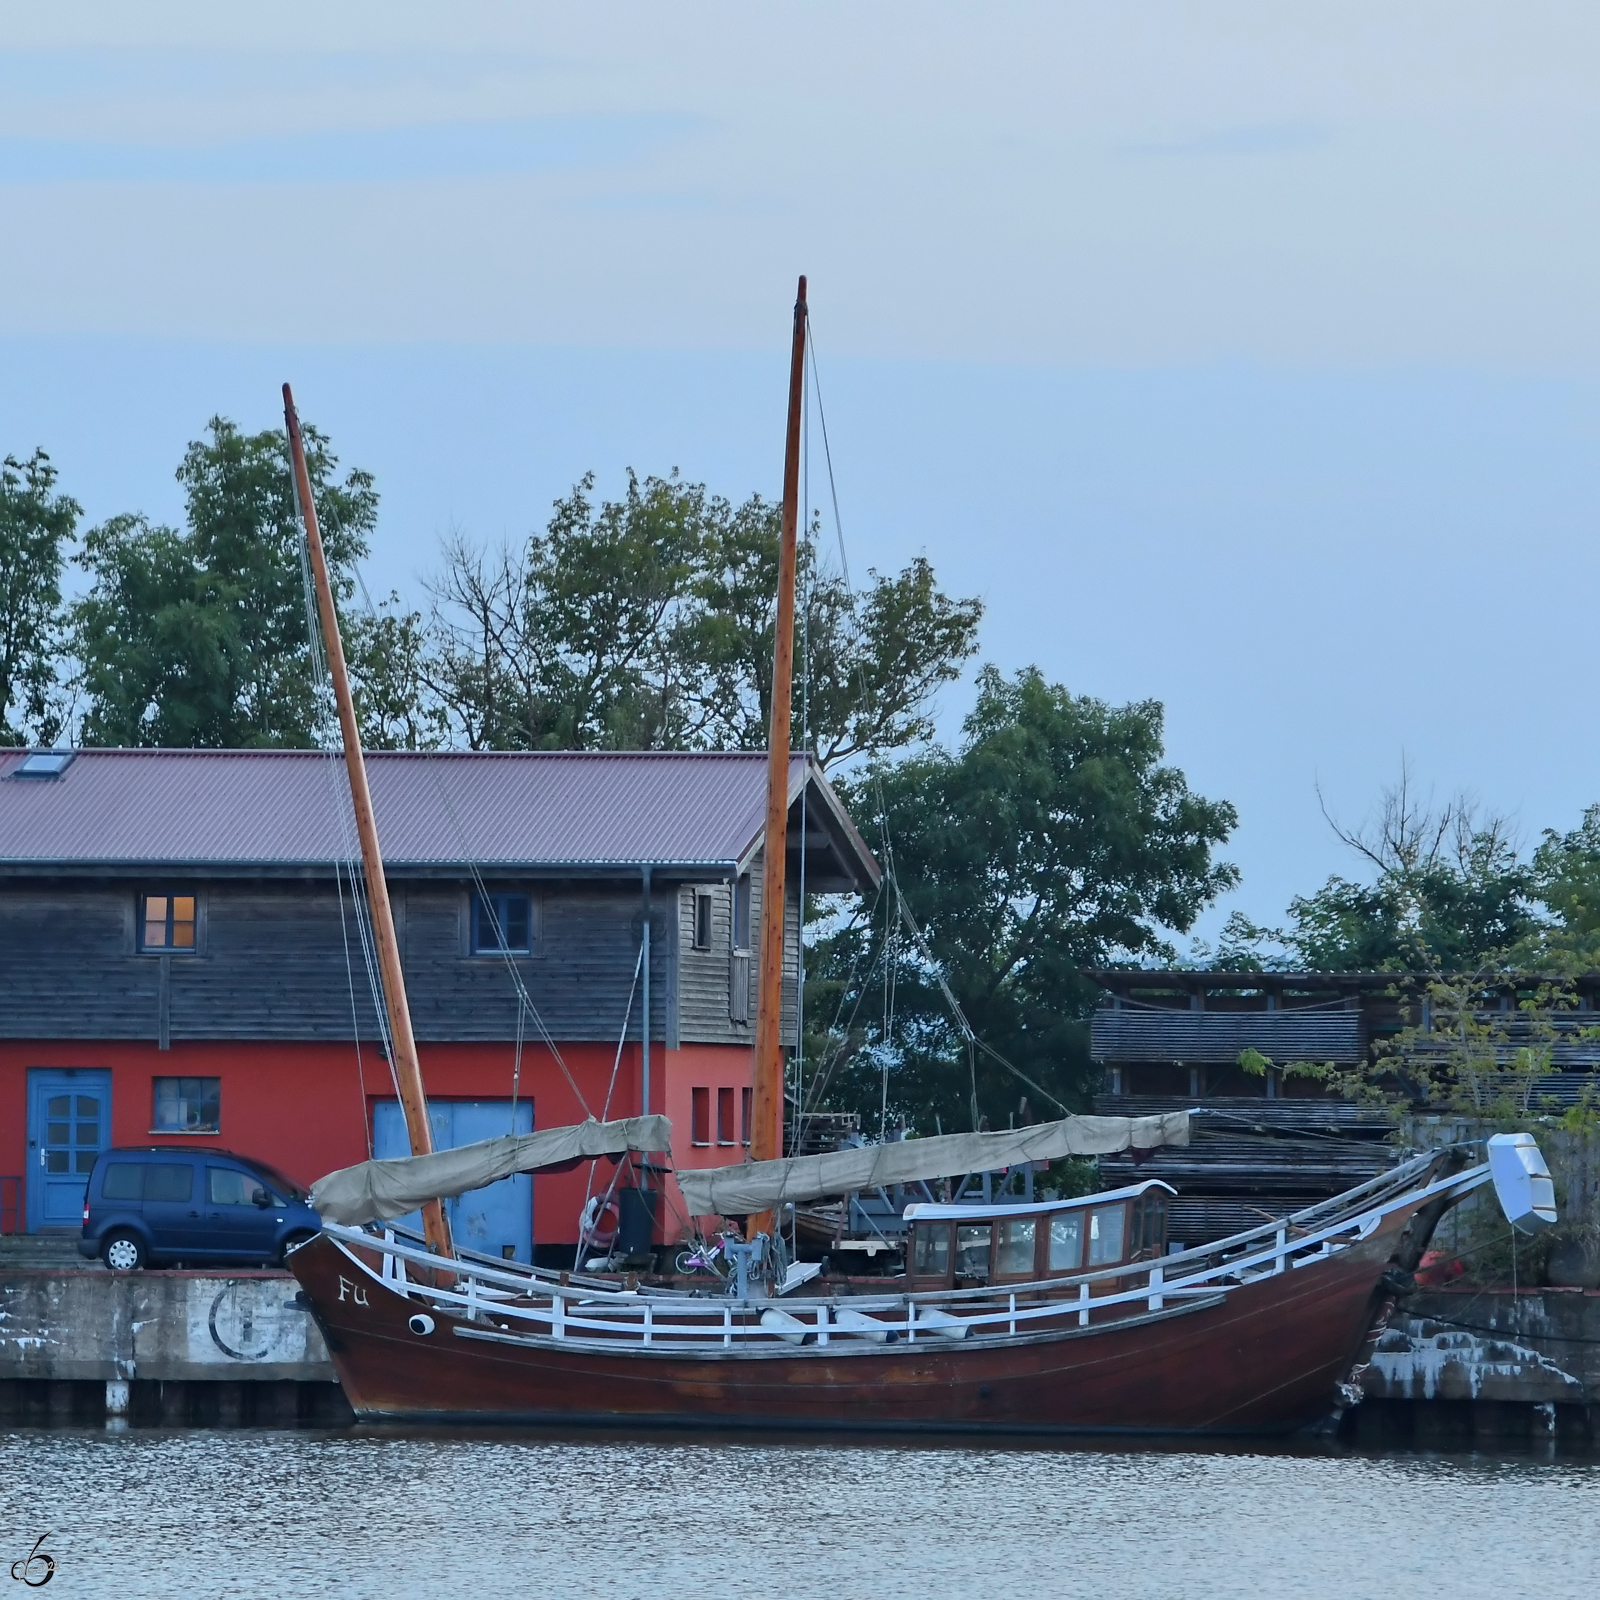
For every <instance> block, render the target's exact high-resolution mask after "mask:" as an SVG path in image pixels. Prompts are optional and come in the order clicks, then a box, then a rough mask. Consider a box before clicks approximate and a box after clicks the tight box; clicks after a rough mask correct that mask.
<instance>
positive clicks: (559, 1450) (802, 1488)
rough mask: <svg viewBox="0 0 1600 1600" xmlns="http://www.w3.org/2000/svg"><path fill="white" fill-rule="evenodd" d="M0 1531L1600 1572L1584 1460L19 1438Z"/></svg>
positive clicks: (1277, 1583) (1070, 1568)
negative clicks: (1542, 1460) (1545, 1460)
mask: <svg viewBox="0 0 1600 1600" xmlns="http://www.w3.org/2000/svg"><path fill="white" fill-rule="evenodd" d="M0 1529H3V1535H0V1536H3V1538H4V1539H5V1540H6V1541H7V1542H6V1544H5V1547H4V1550H3V1553H0V1574H3V1573H4V1572H5V1570H6V1567H7V1566H8V1565H9V1563H10V1561H11V1560H12V1559H13V1558H14V1557H16V1556H23V1555H26V1553H27V1550H28V1548H29V1547H30V1546H31V1545H32V1544H33V1542H34V1539H35V1537H36V1536H37V1535H38V1534H40V1533H44V1532H46V1531H47V1530H48V1532H49V1535H50V1536H49V1538H48V1540H47V1541H46V1543H45V1545H44V1548H45V1549H46V1550H47V1551H48V1552H49V1553H50V1554H52V1555H53V1556H54V1557H55V1560H56V1574H55V1577H54V1579H53V1580H52V1581H51V1583H50V1585H49V1588H48V1591H47V1593H48V1594H49V1595H50V1596H51V1597H52V1600H56V1597H64V1596H68V1595H107V1596H114V1597H117V1600H135V1597H142V1596H147V1595H149V1596H156V1595H160V1596H168V1595H174V1594H183V1595H201V1596H208V1595H216V1596H229V1597H240V1600H256V1597H265V1596H296V1597H299V1596H318V1595H340V1596H365V1595H372V1596H384V1597H387V1600H401V1597H406V1596H419V1597H427V1600H436V1597H441V1596H450V1595H474V1596H486V1597H487V1596H500V1595H538V1596H565V1595H584V1596H601V1597H605V1600H611V1597H616V1600H625V1597H627V1596H633V1595H648V1596H658V1595H659V1596H671V1597H690V1596H700V1595H717V1596H723V1595H727V1596H745V1595H750V1596H774V1595H782V1596H787V1595H798V1596H813V1595H814V1596H825V1597H828V1600H840V1597H848V1596H856V1595H860V1596H871V1597H874V1600H889V1597H898V1596H913V1595H914V1596H928V1595H940V1596H955V1597H960V1600H979V1597H987V1596H991V1595H1000V1596H1020V1595H1026V1596H1029V1597H1040V1600H1043V1597H1050V1600H1054V1597H1058V1596H1077V1595H1084V1596H1096V1597H1101V1596H1106V1597H1117V1600H1133V1597H1140V1596H1161V1597H1163V1600H1165V1597H1168V1596H1182V1597H1184V1600H1208V1597H1211V1596H1227V1597H1229V1600H1238V1597H1241V1596H1243V1597H1246V1600H1274V1597H1276V1596H1280V1595H1284V1596H1292V1595H1308V1596H1328V1597H1330V1600H1333V1597H1337V1600H1362V1597H1365V1596H1369V1595H1370V1596H1374V1597H1378V1596H1381V1597H1383V1600H1430V1597H1433V1596H1439V1597H1441V1600H1444V1597H1448V1600H1472V1597H1476V1596H1485V1597H1489V1596H1493V1597H1494V1600H1504V1597H1505V1596H1507V1595H1510V1594H1517V1595H1537V1596H1540V1597H1541V1600H1564V1597H1566V1596H1580V1595H1581V1596H1585V1597H1590V1596H1593V1595H1594V1594H1595V1592H1596V1586H1597V1582H1600V1557H1597V1554H1596V1552H1597V1550H1600V1533H1597V1531H1596V1530H1597V1529H1600V1464H1596V1463H1593V1462H1589V1461H1579V1462H1537V1461H1529V1460H1520V1461H1492V1460H1487V1459H1478V1458H1473V1457H1454V1458H1423V1457H1401V1458H1392V1457H1391V1458H1384V1459H1375V1458H1370V1457H1360V1456H1349V1455H1338V1454H1298V1455H1297V1454H1288V1453H1283V1454H1250V1453H1222V1452H1217V1453H1200V1452H1157V1451H1143V1450H1120V1451H1092V1450H1062V1451H1051V1450H1000V1449H996V1450H985V1449H971V1448H968V1449H906V1448H894V1447H864V1446H858V1445H851V1446H844V1447H834V1446H822V1445H812V1446H794V1445H768V1444H743V1443H705V1442H700V1441H696V1442H692V1443H674V1442H669V1441H654V1442H647V1443H639V1442H611V1441H604V1440H583V1441H580V1442H554V1441H551V1440H548V1439H521V1438H505V1437H500V1438H488V1439H485V1438H461V1437H434V1436H426V1435H422V1436H396V1435H363V1434H359V1433H355V1434H337V1435H317V1434H303V1433H249V1432H240V1433H146V1432H130V1433H123V1434H104V1435H101V1434H93V1433H70V1432H66V1433H27V1432H18V1433H10V1434H5V1433H0ZM42 1571H43V1569H42V1567H36V1568H35V1569H34V1575H35V1576H36V1577H37V1576H38V1575H39V1574H40V1573H41V1572H42ZM6 1586H7V1587H8V1588H10V1587H12V1586H11V1585H10V1584H9V1583H8V1584H7V1585H6ZM14 1592H15V1593H17V1594H19V1595H20V1594H22V1593H24V1592H26V1591H25V1590H24V1589H23V1588H22V1586H21V1585H20V1584H18V1585H16V1586H15V1588H14Z"/></svg>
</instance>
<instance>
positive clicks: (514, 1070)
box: [509, 999, 523, 1133]
mask: <svg viewBox="0 0 1600 1600" xmlns="http://www.w3.org/2000/svg"><path fill="white" fill-rule="evenodd" d="M522 1017H523V1010H522V1001H521V1000H520V999H519V1000H518V1001H517V1048H516V1053H515V1054H514V1055H513V1056H512V1058H511V1127H510V1129H509V1131H510V1132H511V1133H515V1132H516V1131H517V1096H518V1094H519V1093H520V1092H521V1089H522Z"/></svg>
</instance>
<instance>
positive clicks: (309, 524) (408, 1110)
mask: <svg viewBox="0 0 1600 1600" xmlns="http://www.w3.org/2000/svg"><path fill="white" fill-rule="evenodd" d="M283 416H284V421H285V422H286V423H287V424H288V428H289V451H290V454H291V455H292V456H293V458H294V480H295V486H296V489H297V491H298V492H297V498H298V499H299V501H300V515H301V516H302V518H304V520H305V527H306V545H307V548H308V549H309V551H310V554H311V575H312V579H313V581H314V582H315V585H316V590H317V614H318V616H319V617H320V618H321V619H322V642H323V645H324V647H325V648H326V650H327V652H328V672H329V675H330V676H331V677H332V678H333V694H334V699H335V700H336V701H337V702H338V706H339V730H340V732H341V733H342V735H343V738H344V761H345V766H346V767H347V768H348V770H349V773H350V802H351V804H352V806H353V807H354V808H355V814H356V832H357V834H358V835H359V836H360V839H361V865H362V869H363V871H364V872H365V874H366V880H367V903H368V905H369V906H370V907H371V909H372V928H373V932H374V934H375V935H376V936H377V943H378V965H379V967H380V969H381V970H382V973H383V1000H384V1007H385V1009H386V1010H387V1011H388V1013H389V1040H390V1044H391V1046H392V1048H393V1050H394V1061H393V1066H394V1078H395V1086H396V1088H397V1089H398V1090H399V1094H400V1104H401V1107H402V1108H403V1109H404V1111H405V1117H406V1133H407V1134H408V1135H409V1137H410V1140H411V1153H412V1155H414V1156H425V1155H431V1154H432V1153H433V1130H432V1128H431V1127H430V1126H429V1123H428V1099H427V1096H426V1095H425V1094H424V1093H423V1088H422V1068H421V1066H420V1065H419V1063H418V1061H417V1041H416V1036H415V1035H414V1034H413V1033H412V1031H411V1008H410V1007H409V1006H408V1005H407V1004H406V980H405V975H404V974H403V973H402V972H401V970H400V942H399V940H398V939H396V937H395V931H394V912H393V910H392V909H391V907H390V905H389V885H388V883H387V882H386V881H385V879H384V876H383V856H382V854H381V853H380V851H379V849H378V824H377V821H376V820H375V818H374V817H373V814H372V791H371V790H370V789H369V788H368V787H367V763H366V759H365V757H364V756H363V755H362V753H361V734H360V731H359V730H358V728H357V726H356V708H355V702H354V700H352V698H351V696H350V675H349V673H348V672H347V671H346V670H345V664H344V642H343V640H342V639H341V638H340V636H339V614H338V612H337V611H336V610H335V609H334V604H333V586H332V584H331V583H330V582H329V581H328V562H327V558H326V557H325V556H324V554H323V551H322V531H321V529H320V528H319V527H318V526H317V508H316V504H315V502H314V501H313V500H312V498H311V475H310V473H309V472H308V471H307V470H306V452H305V445H304V443H303V442H302V440H301V438H300V419H299V417H298V416H297V415H296V414H295V409H294V396H293V394H291V393H290V391H289V385H288V384H284V386H283ZM422 1225H423V1231H424V1233H425V1234H426V1235H427V1239H428V1244H429V1246H430V1248H431V1249H433V1250H434V1251H435V1252H436V1253H437V1254H439V1255H443V1256H449V1255H452V1254H454V1252H453V1251H452V1249H451V1246H450V1226H449V1224H448V1223H447V1222H446V1221H445V1215H444V1206H443V1204H442V1203H441V1202H440V1201H438V1200H429V1201H428V1202H427V1203H426V1204H425V1205H424V1206H423V1208H422Z"/></svg>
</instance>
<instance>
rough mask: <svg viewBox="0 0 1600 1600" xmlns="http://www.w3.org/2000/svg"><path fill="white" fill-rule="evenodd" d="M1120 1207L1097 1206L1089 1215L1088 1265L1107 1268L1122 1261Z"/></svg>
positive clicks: (1121, 1209)
mask: <svg viewBox="0 0 1600 1600" xmlns="http://www.w3.org/2000/svg"><path fill="white" fill-rule="evenodd" d="M1122 1217H1123V1207H1121V1206H1099V1207H1097V1208H1096V1209H1095V1210H1093V1211H1091V1212H1090V1213H1089V1265H1090V1266H1091V1267H1102V1266H1107V1265H1109V1264H1110V1263H1111V1262H1113V1261H1120V1260H1121V1259H1122Z"/></svg>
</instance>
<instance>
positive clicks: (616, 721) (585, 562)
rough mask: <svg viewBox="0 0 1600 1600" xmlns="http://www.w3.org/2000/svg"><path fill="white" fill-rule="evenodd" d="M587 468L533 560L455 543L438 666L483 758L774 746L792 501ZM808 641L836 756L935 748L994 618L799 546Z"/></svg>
mask: <svg viewBox="0 0 1600 1600" xmlns="http://www.w3.org/2000/svg"><path fill="white" fill-rule="evenodd" d="M593 488H594V479H593V477H592V475H591V476H590V477H586V478H584V479H582V480H581V481H580V482H579V483H578V484H577V485H576V486H575V487H574V488H573V491H572V493H571V494H570V495H568V496H567V497H566V498H564V499H563V500H560V501H558V502H557V503H556V507H555V513H554V515H553V516H552V518H551V520H550V524H549V526H548V528H547V529H546V530H545V531H544V532H543V533H541V534H535V535H534V536H532V537H531V538H530V539H529V540H528V542H527V544H526V545H525V546H523V547H522V548H521V549H513V548H511V547H503V548H501V549H500V550H498V551H495V552H492V553H490V552H486V551H484V550H482V549H480V548H477V547H475V546H473V545H471V544H469V543H467V542H466V541H464V540H459V539H457V540H454V541H452V542H451V543H449V544H448V545H447V546H446V549H445V553H444V554H445V559H444V565H443V569H442V571H441V572H440V573H439V574H438V575H437V576H436V577H435V578H434V580H433V582H432V584H431V589H432V593H433V597H434V613H433V618H432V622H431V625H430V631H431V639H430V649H431V655H430V658H429V661H428V663H427V673H428V676H429V681H430V683H431V687H432V689H433V691H434V693H435V694H436V695H437V698H438V701H439V704H440V706H441V707H442V708H443V710H444V712H445V714H446V715H447V717H448V720H449V723H450V726H451V728H452V729H453V730H454V732H455V733H456V734H457V735H458V736H459V737H460V738H461V740H462V741H463V742H465V743H466V744H467V745H469V746H470V747H471V748H473V749H557V748H559V749H736V750H754V749H761V748H764V747H765V745H766V741H767V727H768V722H769V719H770V716H771V698H772V684H771V679H772V651H773V627H774V613H775V607H776V599H775V597H776V592H777V570H778V510H777V507H775V506H773V505H772V504H770V503H769V502H767V501H765V500H763V499H762V498H761V497H760V496H752V497H751V498H750V499H749V500H747V501H745V502H744V503H743V504H742V505H739V506H734V505H732V504H731V503H730V502H729V501H727V500H724V499H722V498H720V497H719V496H716V495H713V494H710V493H709V492H708V491H707V490H706V488H705V486H704V485H701V484H686V483H683V482H681V481H680V480H679V479H678V478H677V476H676V475H673V476H671V477H668V478H655V477H651V478H645V479H642V480H641V479H640V478H638V477H637V476H636V475H634V474H632V473H630V474H629V476H628V488H627V492H626V494H625V495H624V497H623V498H622V499H621V500H616V501H601V502H599V503H596V502H595V501H594V499H593V497H592V491H593ZM800 593H801V596H802V600H803V606H802V618H801V622H802V627H801V648H802V650H803V651H807V652H809V655H808V659H807V661H806V662H805V665H806V666H807V667H808V671H807V672H806V677H807V680H808V687H807V690H806V693H807V696H808V700H807V703H806V704H805V705H804V706H802V705H797V706H796V719H795V724H796V729H797V737H798V730H799V729H800V727H801V725H802V722H804V723H805V725H807V726H808V727H809V731H810V741H811V747H812V749H813V750H814V751H815V752H816V754H817V755H818V757H819V759H820V760H821V761H822V762H823V764H824V765H831V764H834V763H837V762H841V761H844V760H846V759H848V758H849V757H852V756H856V755H861V754H873V753H878V752H881V751H885V750H889V749H896V748H901V747H903V746H905V745H907V744H909V743H912V742H914V741H916V740H919V739H923V738H926V737H928V736H929V735H930V734H931V731H932V728H931V724H930V722H929V720H928V710H929V706H930V702H931V698H932V695H933V694H934V692H935V691H936V690H937V689H938V687H939V686H940V685H941V684H944V683H948V682H950V681H952V680H953V679H954V678H956V677H957V676H958V674H959V672H960V670H961V663H962V662H963V661H965V660H966V659H967V658H968V657H969V656H970V655H971V654H972V652H973V650H974V649H975V648H976V631H977V625H978V620H979V617H980V616H981V612H982V608H981V606H980V604H979V602H977V601H976V600H953V599H951V598H950V597H948V596H947V595H945V594H944V593H943V592H942V591H940V590H939V588H938V587H937V585H936V583H935V581H934V577H933V571H932V568H931V567H929V565H928V564H927V562H925V561H921V560H918V561H914V562H913V563H912V564H911V565H910V566H908V567H907V568H906V569H905V570H904V571H903V572H901V573H899V574H898V575H896V576H894V577H890V578H885V577H881V576H879V575H878V574H876V573H874V574H873V575H872V582H871V584H870V585H869V587H868V589H867V590H866V592H865V593H864V594H860V595H857V594H853V593H851V591H850V590H849V589H848V587H847V586H846V585H845V584H844V583H843V582H842V580H840V579H838V578H836V577H833V576H830V575H829V574H826V573H824V572H822V571H820V570H819V568H818V565H817V562H816V556H815V545H814V542H813V541H812V540H810V539H807V540H805V541H803V542H802V546H801V574H800Z"/></svg>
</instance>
